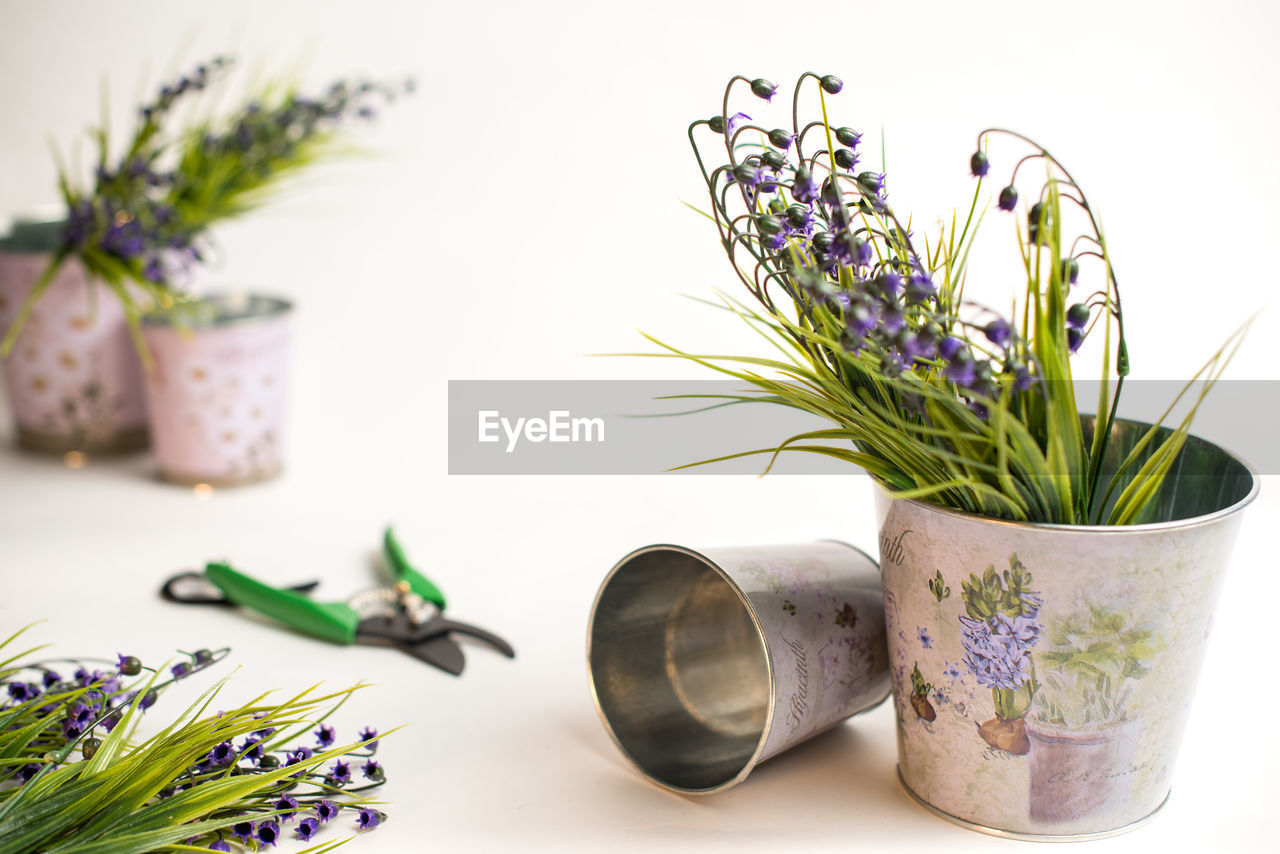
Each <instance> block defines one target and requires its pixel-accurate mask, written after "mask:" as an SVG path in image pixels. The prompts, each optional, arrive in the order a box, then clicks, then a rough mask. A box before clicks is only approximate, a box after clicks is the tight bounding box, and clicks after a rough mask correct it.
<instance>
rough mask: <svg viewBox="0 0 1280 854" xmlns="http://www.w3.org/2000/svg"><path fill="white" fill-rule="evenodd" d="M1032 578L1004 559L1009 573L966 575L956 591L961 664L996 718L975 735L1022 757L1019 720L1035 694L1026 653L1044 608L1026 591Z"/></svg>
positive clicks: (1022, 734)
mask: <svg viewBox="0 0 1280 854" xmlns="http://www.w3.org/2000/svg"><path fill="white" fill-rule="evenodd" d="M1030 585H1031V573H1030V572H1028V571H1027V568H1026V567H1025V566H1024V565H1023V564H1022V562H1021V561H1020V560H1018V556H1017V555H1016V554H1012V555H1009V569H1007V570H1005V571H1004V572H1003V573H1000V574H997V573H996V570H995V567H993V566H989V567H987V571H986V572H985V573H983V576H982V577H981V578H979V577H978V576H977V575H976V574H971V575H970V576H969V579H968V580H967V581H964V582H962V583H961V585H960V587H961V590H962V595H963V599H964V606H965V612H966V613H964V614H961V615H960V617H959V619H960V640H961V645H962V646H963V647H964V664H965V667H966V668H968V670H969V672H970V673H972V674H973V675H974V677H975V678H976V679H977V680H978V683H979V684H980V685H982V686H984V687H987V688H990V689H991V697H992V701H993V702H994V704H995V711H996V717H995V718H993V719H992V720H989V721H987V722H985V723H983V724H982V725H981V726H980V727H979V733H980V734H981V735H982V737H983V739H984V740H985V741H986V742H987V743H988V744H989V745H991V746H992V747H994V748H997V749H999V750H1005V751H1008V752H1009V753H1014V754H1025V753H1026V752H1027V750H1028V749H1029V747H1030V745H1029V744H1028V743H1027V737H1026V731H1025V726H1024V724H1023V720H1022V719H1023V717H1024V716H1025V715H1026V713H1027V709H1028V707H1029V706H1030V705H1031V698H1032V696H1033V695H1034V694H1035V692H1036V680H1035V669H1034V666H1033V664H1032V661H1031V650H1032V648H1033V647H1035V645H1036V642H1037V641H1038V640H1039V638H1040V632H1041V627H1040V623H1039V622H1038V618H1039V616H1040V608H1041V606H1042V605H1043V601H1042V600H1041V598H1040V596H1039V594H1037V593H1035V592H1034V591H1032V590H1031V589H1030Z"/></svg>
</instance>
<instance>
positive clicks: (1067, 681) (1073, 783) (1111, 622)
mask: <svg viewBox="0 0 1280 854" xmlns="http://www.w3.org/2000/svg"><path fill="white" fill-rule="evenodd" d="M1044 640H1045V641H1046V643H1045V644H1043V646H1042V648H1041V649H1039V650H1038V651H1037V652H1036V654H1035V659H1036V664H1037V665H1038V666H1037V668H1036V692H1035V697H1034V700H1033V702H1032V711H1031V714H1030V715H1029V716H1028V718H1027V725H1026V731H1027V735H1028V736H1029V737H1030V744H1031V755H1030V757H1029V758H1030V772H1031V788H1030V801H1031V804H1030V805H1031V815H1032V817H1033V818H1036V819H1038V820H1042V821H1050V822H1059V821H1066V820H1071V819H1074V818H1077V817H1080V816H1083V815H1088V814H1089V813H1091V812H1093V811H1094V810H1097V809H1099V808H1100V807H1103V806H1104V805H1106V804H1107V803H1109V802H1112V801H1114V800H1116V799H1119V798H1122V797H1124V795H1125V794H1126V793H1127V790H1128V787H1129V786H1130V785H1131V783H1132V781H1133V777H1134V774H1135V773H1136V772H1137V771H1138V769H1137V768H1136V767H1135V763H1134V753H1135V750H1136V748H1137V739H1138V736H1139V735H1140V729H1139V726H1138V720H1137V718H1135V717H1131V716H1130V714H1129V711H1130V707H1131V706H1132V705H1133V704H1131V702H1130V700H1131V698H1132V694H1133V691H1134V689H1135V688H1136V687H1137V685H1138V682H1139V680H1141V679H1143V678H1144V677H1145V676H1147V674H1149V673H1150V672H1151V668H1150V667H1149V665H1150V662H1151V660H1152V659H1153V658H1154V657H1155V656H1156V654H1157V653H1158V652H1159V651H1160V644H1159V640H1158V639H1157V638H1156V637H1155V633H1154V632H1153V631H1152V630H1151V629H1149V628H1146V627H1144V626H1134V625H1131V624H1130V618H1129V617H1128V616H1127V615H1126V614H1124V613H1123V612H1121V611H1119V610H1116V609H1115V608H1114V607H1112V606H1108V605H1096V604H1093V603H1088V604H1087V605H1086V606H1085V607H1084V608H1083V609H1082V610H1080V611H1076V612H1073V613H1071V614H1069V615H1067V616H1065V617H1063V618H1061V619H1059V620H1057V621H1056V622H1055V623H1054V624H1052V625H1051V626H1049V628H1048V631H1047V632H1046V635H1045V638H1044ZM1082 781H1084V782H1087V784H1088V785H1081V782H1082Z"/></svg>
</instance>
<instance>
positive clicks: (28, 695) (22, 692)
mask: <svg viewBox="0 0 1280 854" xmlns="http://www.w3.org/2000/svg"><path fill="white" fill-rule="evenodd" d="M39 696H40V688H39V687H38V686H36V685H33V684H31V683H29V682H10V683H9V699H11V700H13V701H14V702H17V703H25V702H26V701H27V700H33V699H35V698H36V697H39Z"/></svg>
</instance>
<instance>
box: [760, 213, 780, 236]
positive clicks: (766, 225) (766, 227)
mask: <svg viewBox="0 0 1280 854" xmlns="http://www.w3.org/2000/svg"><path fill="white" fill-rule="evenodd" d="M756 228H757V229H759V230H760V233H761V234H777V233H778V232H780V231H782V221H781V220H779V219H778V218H777V217H776V216H770V215H768V214H765V215H764V216H758V217H756Z"/></svg>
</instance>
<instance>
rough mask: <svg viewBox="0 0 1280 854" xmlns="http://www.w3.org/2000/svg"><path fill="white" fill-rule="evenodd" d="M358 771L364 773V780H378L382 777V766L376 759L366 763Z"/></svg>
mask: <svg viewBox="0 0 1280 854" xmlns="http://www.w3.org/2000/svg"><path fill="white" fill-rule="evenodd" d="M360 770H361V771H362V772H364V776H365V779H367V780H378V779H381V778H382V776H383V773H382V766H381V765H380V764H379V763H378V760H376V759H370V760H369V761H368V762H366V763H364V765H362V766H361V768H360Z"/></svg>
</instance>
